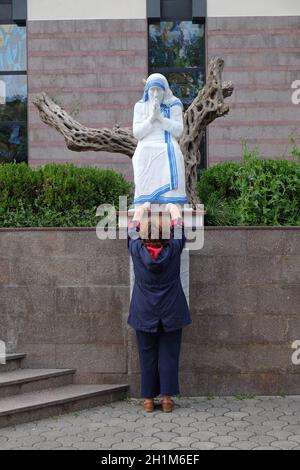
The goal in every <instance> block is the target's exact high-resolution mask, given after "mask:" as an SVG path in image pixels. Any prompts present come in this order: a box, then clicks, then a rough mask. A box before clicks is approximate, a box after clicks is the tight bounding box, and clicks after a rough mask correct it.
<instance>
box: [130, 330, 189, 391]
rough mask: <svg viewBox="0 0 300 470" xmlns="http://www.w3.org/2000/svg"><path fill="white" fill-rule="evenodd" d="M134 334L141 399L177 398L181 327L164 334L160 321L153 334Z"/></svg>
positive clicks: (138, 332) (140, 332) (138, 331)
mask: <svg viewBox="0 0 300 470" xmlns="http://www.w3.org/2000/svg"><path fill="white" fill-rule="evenodd" d="M135 331H136V337H137V345H138V352H139V359H140V368H141V397H142V398H154V397H156V396H157V395H170V396H171V395H178V394H179V393H180V390H179V380H178V370H179V355H180V346H181V337H182V328H180V329H178V330H175V331H169V332H165V331H164V330H163V326H162V324H161V321H160V323H159V326H158V331H157V332H156V333H148V332H145V331H140V330H135Z"/></svg>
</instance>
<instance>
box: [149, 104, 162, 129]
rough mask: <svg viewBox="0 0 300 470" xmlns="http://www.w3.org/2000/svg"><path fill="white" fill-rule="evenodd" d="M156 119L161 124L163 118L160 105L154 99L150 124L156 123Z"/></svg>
mask: <svg viewBox="0 0 300 470" xmlns="http://www.w3.org/2000/svg"><path fill="white" fill-rule="evenodd" d="M156 119H157V120H158V121H160V122H163V117H162V114H161V112H160V103H159V100H158V99H157V98H155V100H154V106H153V113H152V116H151V118H150V122H151V124H153V122H154V121H156Z"/></svg>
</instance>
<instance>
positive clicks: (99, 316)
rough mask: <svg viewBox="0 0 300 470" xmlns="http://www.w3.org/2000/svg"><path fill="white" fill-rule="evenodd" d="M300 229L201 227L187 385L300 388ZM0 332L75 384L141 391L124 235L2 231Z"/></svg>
mask: <svg viewBox="0 0 300 470" xmlns="http://www.w3.org/2000/svg"><path fill="white" fill-rule="evenodd" d="M299 240H300V229H299V227H286V228H279V227H278V228H277V227H274V228H271V227H269V228H268V227H247V228H246V227H206V228H205V232H204V248H203V249H202V250H199V251H190V308H191V315H192V321H193V323H192V325H189V326H188V327H186V328H185V329H184V331H183V342H182V352H181V362H180V381H181V393H182V394H183V395H191V396H195V395H207V394H221V395H222V394H224V395H230V394H238V393H255V394H277V393H286V394H299V393H300V364H299V365H294V364H293V363H292V361H291V356H292V353H293V352H294V350H293V349H292V343H293V342H294V341H295V340H300V270H299V266H300V243H299ZM0 258H1V263H0V305H1V310H0V339H2V340H5V341H6V343H7V346H8V351H9V352H24V353H26V354H27V359H26V362H25V366H27V367H58V368H65V367H67V368H68V367H70V368H76V369H77V374H76V381H77V383H102V382H106V383H118V382H119V383H121V382H122V383H124V382H127V383H129V384H130V385H131V391H130V393H131V395H132V396H139V379H140V376H139V362H138V355H137V349H136V342H135V341H136V339H135V332H134V330H132V329H131V328H130V327H129V326H128V325H127V316H128V307H129V299H130V279H129V277H130V276H129V261H130V260H129V254H128V251H127V245H126V240H106V241H100V240H99V239H98V238H97V237H96V232H95V229H93V228H58V229H56V228H36V229H31V228H19V229H9V228H8V229H4V228H2V229H0Z"/></svg>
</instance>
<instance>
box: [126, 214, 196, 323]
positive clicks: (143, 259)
mask: <svg viewBox="0 0 300 470" xmlns="http://www.w3.org/2000/svg"><path fill="white" fill-rule="evenodd" d="M139 227H140V225H139V223H138V222H137V221H134V222H130V223H129V226H128V238H127V243H128V249H129V251H130V254H131V257H132V261H133V268H134V274H135V281H134V286H133V291H132V296H131V302H130V307H129V316H128V320H127V323H128V324H129V325H130V326H132V327H133V328H134V329H136V330H142V331H147V332H156V331H157V328H158V323H159V320H160V319H161V322H162V324H163V327H164V330H165V331H166V332H167V331H173V330H177V329H179V328H183V327H184V326H186V325H189V324H191V323H192V320H191V316H190V310H189V306H188V303H187V300H186V297H185V294H184V291H183V288H182V284H181V279H180V258H181V252H182V250H183V248H184V245H185V241H186V238H185V235H184V229H183V222H182V221H181V219H179V220H178V221H176V223H175V225H174V238H171V239H170V240H169V241H168V243H167V244H166V245H165V246H164V248H163V249H162V251H161V252H160V254H159V256H158V258H156V259H153V258H152V256H151V255H150V253H149V252H148V250H147V248H146V247H145V246H144V245H143V241H142V239H141V238H140V235H139ZM179 233H180V235H179ZM178 235H179V236H178ZM177 237H178V238H177ZM179 237H180V238H179Z"/></svg>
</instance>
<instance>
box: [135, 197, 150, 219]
mask: <svg viewBox="0 0 300 470" xmlns="http://www.w3.org/2000/svg"><path fill="white" fill-rule="evenodd" d="M149 208H150V202H144V204H143V205H141V206H138V207H136V208H135V211H134V216H133V218H132V220H137V221H138V222H140V221H141V219H142V218H143V215H144V212H145V210H147V209H149Z"/></svg>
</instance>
